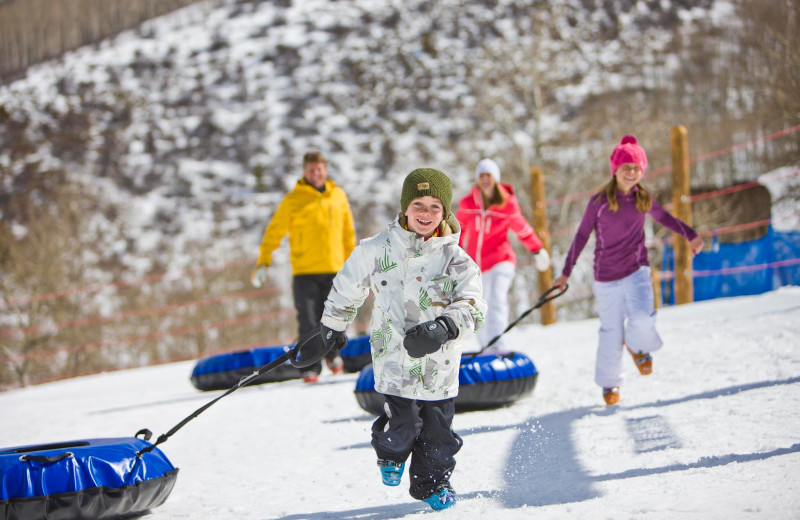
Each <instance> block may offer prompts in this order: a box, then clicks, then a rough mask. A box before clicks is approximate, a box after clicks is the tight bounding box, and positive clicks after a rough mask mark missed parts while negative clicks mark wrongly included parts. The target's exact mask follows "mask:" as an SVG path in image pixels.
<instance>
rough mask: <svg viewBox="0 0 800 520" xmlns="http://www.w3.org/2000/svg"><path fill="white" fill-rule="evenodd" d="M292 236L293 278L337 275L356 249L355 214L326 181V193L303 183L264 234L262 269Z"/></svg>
mask: <svg viewBox="0 0 800 520" xmlns="http://www.w3.org/2000/svg"><path fill="white" fill-rule="evenodd" d="M287 233H288V234H289V251H290V255H291V260H292V275H299V274H326V273H337V272H339V270H340V269H341V268H342V267H343V266H344V261H345V260H347V257H348V256H350V252H351V251H353V248H355V246H356V232H355V225H354V223H353V212H352V211H351V210H350V202H349V201H348V200H347V195H346V194H345V192H344V190H343V189H342V188H340V187H339V186H338V185H337V184H336V183H335V182H333V181H332V180H330V179H326V180H325V192H324V193H320V192H319V190H317V189H316V188H314V187H313V186H312V185H310V184H309V183H308V182H307V181H306V180H305V179H302V178H301V179H300V180H299V181H297V184H296V185H295V187H294V190H292V191H291V192H289V193H287V194H286V196H285V197H284V198H283V200H282V201H281V203H280V204H279V205H278V209H277V210H276V211H275V215H273V216H272V220H270V222H269V224H268V225H267V228H266V230H265V231H264V238H263V239H262V240H261V247H259V255H258V261H257V264H258V265H266V266H268V265H270V264H271V263H272V253H273V252H274V251H275V250H276V249H278V247H279V246H280V244H281V240H283V237H284V236H286V234H287Z"/></svg>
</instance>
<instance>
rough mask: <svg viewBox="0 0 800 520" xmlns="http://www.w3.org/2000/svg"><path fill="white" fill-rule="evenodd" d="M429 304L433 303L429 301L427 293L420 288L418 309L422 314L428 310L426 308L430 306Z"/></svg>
mask: <svg viewBox="0 0 800 520" xmlns="http://www.w3.org/2000/svg"><path fill="white" fill-rule="evenodd" d="M431 303H433V301H432V300H431V297H430V295H429V294H428V291H426V290H425V289H423V288H422V287H420V288H419V308H420V310H421V311H423V312H424V311H426V310H428V307H430V306H431Z"/></svg>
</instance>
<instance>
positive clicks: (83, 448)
mask: <svg viewBox="0 0 800 520" xmlns="http://www.w3.org/2000/svg"><path fill="white" fill-rule="evenodd" d="M148 446H151V444H150V443H149V442H147V441H145V440H142V439H139V438H136V437H128V438H113V439H86V440H78V441H69V442H62V443H58V444H42V445H31V446H18V447H14V448H0V518H2V519H3V520H40V519H41V520H46V519H50V520H52V519H70V518H81V519H83V518H92V519H97V520H105V519H112V518H125V517H129V516H134V515H139V514H142V513H144V512H146V511H147V510H149V509H151V508H154V507H157V506H159V505H161V504H163V503H164V501H165V500H166V499H167V497H168V496H169V494H170V493H171V492H172V488H173V486H174V485H175V480H176V478H177V476H178V470H177V469H176V468H175V467H174V466H173V465H172V463H171V462H170V461H169V460H168V459H167V457H166V456H165V455H164V454H163V453H162V452H161V451H160V450H159V449H158V448H155V449H153V450H152V451H149V452H147V453H143V454H142V455H141V456H137V455H136V453H137V452H138V451H140V450H142V449H144V448H146V447H148Z"/></svg>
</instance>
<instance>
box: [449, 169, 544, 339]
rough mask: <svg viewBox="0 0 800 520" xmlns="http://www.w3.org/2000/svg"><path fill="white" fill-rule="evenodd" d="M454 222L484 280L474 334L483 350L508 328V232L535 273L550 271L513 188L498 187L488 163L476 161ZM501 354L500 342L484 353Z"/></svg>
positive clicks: (512, 264)
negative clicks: (529, 256) (482, 307)
mask: <svg viewBox="0 0 800 520" xmlns="http://www.w3.org/2000/svg"><path fill="white" fill-rule="evenodd" d="M456 218H457V219H458V222H459V224H461V239H460V241H459V245H461V247H463V248H464V249H465V250H466V252H467V254H469V256H470V257H472V259H473V260H475V263H477V264H478V266H479V267H480V268H481V273H482V276H483V299H484V300H486V303H487V304H488V308H489V311H488V313H487V314H486V324H485V325H484V327H483V328H482V329H480V330H479V331H478V341H479V342H480V346H481V348H484V347H486V345H488V344H489V342H490V341H491V340H492V338H494V337H495V336H497V335H498V334H500V333H502V332H503V331H504V330H505V328H506V327H507V326H508V290H509V289H510V288H511V281H512V280H513V278H514V271H515V268H516V263H517V259H516V255H514V249H513V247H512V246H511V243H510V242H509V241H508V230H509V229H511V231H513V232H514V233H515V234H516V235H517V238H519V240H520V241H521V242H522V244H523V245H524V246H525V247H526V248H527V249H528V251H530V252H531V253H533V254H534V263H535V265H536V269H537V270H539V271H546V270H547V269H548V268H549V267H550V255H549V254H548V253H547V250H546V249H544V248H543V247H542V241H541V240H540V239H539V237H538V236H537V235H536V232H535V231H534V230H533V228H532V227H531V225H530V224H528V221H527V220H525V217H523V216H522V213H521V212H520V210H519V204H518V203H517V197H516V196H515V195H514V188H512V187H511V186H510V185H508V184H501V183H500V168H499V167H498V166H497V163H495V162H494V161H493V160H491V159H483V160H481V161H480V162H479V163H478V166H477V167H476V168H475V186H474V187H473V188H472V191H471V192H470V193H469V194H468V195H467V196H465V197H464V198H463V199H461V202H460V203H459V205H458V212H457V213H456ZM505 350H507V349H506V347H505V345H504V344H503V338H500V339H499V340H498V341H496V342H495V343H494V344H493V345H492V346H491V347H490V348H489V349H488V350H487V351H494V352H501V351H505Z"/></svg>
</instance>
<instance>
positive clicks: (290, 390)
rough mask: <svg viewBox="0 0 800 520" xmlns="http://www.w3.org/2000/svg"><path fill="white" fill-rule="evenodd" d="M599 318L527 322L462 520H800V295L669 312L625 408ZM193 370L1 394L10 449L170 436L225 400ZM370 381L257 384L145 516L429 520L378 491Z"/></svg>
mask: <svg viewBox="0 0 800 520" xmlns="http://www.w3.org/2000/svg"><path fill="white" fill-rule="evenodd" d="M597 326H598V322H597V321H596V320H586V321H579V322H569V323H559V324H556V325H554V326H551V327H546V328H545V327H540V326H528V327H521V326H520V327H519V328H515V329H513V330H512V331H511V332H510V333H509V336H510V339H511V341H510V343H511V344H514V345H517V347H518V348H517V349H516V350H519V351H521V352H523V353H525V354H527V355H529V356H530V357H531V358H532V359H533V360H534V362H535V363H536V365H537V367H538V369H539V371H540V376H539V380H538V384H537V387H536V388H535V390H534V391H533V393H532V394H531V395H530V396H528V397H526V398H524V399H522V400H520V401H518V402H516V403H515V404H514V405H512V406H510V407H507V408H502V409H498V410H492V411H478V412H471V413H465V414H458V415H456V418H455V421H454V428H455V430H456V431H457V432H458V433H459V434H461V436H462V437H463V438H464V447H463V449H462V450H461V452H460V453H459V454H458V455H457V461H458V465H457V467H456V471H455V473H454V476H453V478H452V482H453V485H454V487H455V489H456V491H457V492H458V496H459V502H458V504H457V506H456V507H455V508H454V509H452V510H447V511H444V512H442V513H439V514H436V518H449V519H464V518H467V519H477V518H492V519H501V520H504V519H529V518H536V519H542V520H543V519H564V518H575V519H599V518H616V519H619V518H647V519H664V520H667V519H669V520H673V519H682V518H686V519H698V520H709V519H712V520H713V519H719V520H735V519H755V518H758V519H765V520H766V519H769V520H781V519H787V520H788V519H796V518H797V515H798V511H800V495H799V494H798V493H797V490H798V489H800V434H798V432H800V416H798V413H797V411H798V410H800V288H798V287H786V288H783V289H781V290H778V291H775V292H772V293H767V294H763V295H760V296H752V297H740V298H735V299H727V300H716V301H708V302H702V303H695V304H690V305H686V306H681V307H672V308H668V309H664V310H661V311H660V313H659V321H658V328H659V331H660V333H661V335H662V337H663V338H664V340H665V347H664V349H663V350H662V351H660V352H659V353H658V354H657V355H656V356H655V364H654V373H653V375H651V376H648V377H641V376H639V375H638V374H637V373H636V371H635V369H634V366H633V363H632V362H631V363H630V364H629V365H628V367H627V373H628V379H627V382H626V383H625V384H624V385H623V387H622V401H621V404H620V405H619V406H617V407H614V408H606V407H605V406H603V405H602V398H601V396H600V390H599V389H598V388H597V387H596V386H595V385H594V383H593V382H592V377H593V369H594V368H593V367H594V348H595V342H596V338H597V333H596V329H597ZM192 366H193V364H192V363H190V362H183V363H175V364H169V365H163V366H157V367H151V368H142V369H136V370H129V371H122V372H115V373H109V374H101V375H97V376H90V377H84V378H79V379H73V380H67V381H62V382H57V383H50V384H44V385H39V386H34V387H29V388H25V389H19V390H11V391H8V392H4V393H0V422H1V423H2V424H3V426H4V427H3V428H0V446H15V445H21V444H33V443H48V442H58V441H66V440H73V439H82V438H92V437H112V436H123V437H124V436H132V435H133V434H134V433H135V432H136V431H137V430H139V429H140V428H143V427H148V428H150V429H151V430H153V432H154V433H156V434H159V433H163V432H166V431H167V430H168V429H169V428H171V427H172V426H173V425H175V424H177V423H178V422H179V421H180V420H181V419H183V418H184V417H185V416H187V415H189V414H190V413H191V412H192V411H194V410H195V409H197V408H199V407H200V406H202V405H203V404H205V403H206V402H208V401H210V400H211V399H213V398H214V397H216V396H217V395H219V394H218V393H214V392H212V393H201V392H199V391H197V390H195V389H194V388H193V387H192V386H191V384H190V382H189V374H190V372H191V369H192ZM355 379H356V376H355V375H352V374H351V375H344V376H336V377H334V376H331V375H330V374H328V373H324V374H323V377H322V378H321V379H320V383H318V384H316V385H304V384H303V383H301V382H299V381H297V380H294V381H288V382H284V383H276V384H268V385H262V386H257V387H246V388H243V389H240V390H238V391H237V392H235V393H233V394H231V395H230V396H228V397H226V398H225V399H223V400H221V401H219V402H218V403H217V404H215V405H214V406H213V407H212V408H210V409H208V410H207V411H206V412H205V413H204V414H202V415H201V416H200V417H199V418H197V419H195V420H194V421H192V422H190V423H189V424H188V425H187V426H185V427H184V428H183V429H182V430H181V431H180V432H178V433H177V434H176V435H175V436H174V437H172V438H171V439H170V440H169V442H167V443H165V444H163V445H162V447H163V450H164V452H165V454H166V455H167V456H168V457H169V458H170V460H171V461H172V462H173V463H174V464H175V466H177V467H179V468H180V474H179V476H178V480H177V484H176V486H175V489H174V490H173V492H172V495H171V496H170V498H169V499H168V500H167V502H166V503H165V504H164V505H162V506H160V507H158V508H157V509H155V510H153V511H152V514H151V515H150V516H148V517H147V518H153V519H154V520H156V519H158V520H162V519H163V520H170V519H173V520H177V519H185V518H214V519H219V520H227V519H231V520H233V519H241V518H248V519H282V520H299V519H314V520H322V519H352V520H355V519H368V520H389V519H396V518H423V517H424V518H432V517H430V516H427V515H428V514H429V509H428V508H427V506H424V504H421V503H419V502H415V501H413V500H412V499H411V498H410V497H409V496H408V494H407V487H406V486H407V476H406V477H405V479H406V480H404V482H403V484H402V485H401V486H400V487H399V488H387V487H384V486H382V485H381V484H380V478H379V475H378V470H377V468H376V466H375V456H374V452H373V451H372V448H371V447H370V445H369V440H370V434H369V432H370V424H371V417H370V416H369V415H368V414H366V413H365V412H363V411H362V410H361V409H360V408H359V407H358V405H357V404H356V400H355V398H354V396H353V389H354V385H355Z"/></svg>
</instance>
